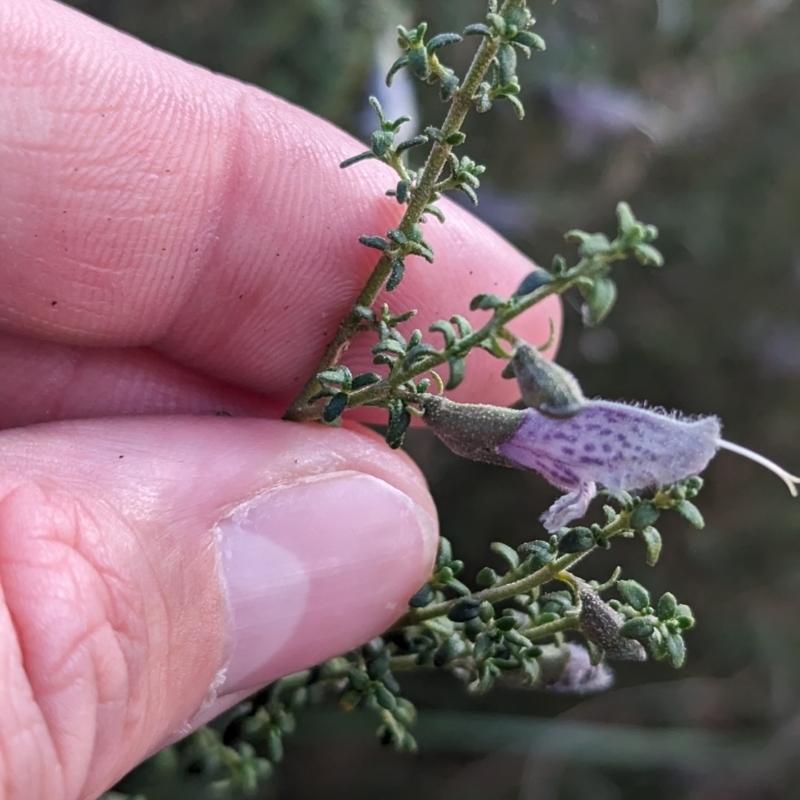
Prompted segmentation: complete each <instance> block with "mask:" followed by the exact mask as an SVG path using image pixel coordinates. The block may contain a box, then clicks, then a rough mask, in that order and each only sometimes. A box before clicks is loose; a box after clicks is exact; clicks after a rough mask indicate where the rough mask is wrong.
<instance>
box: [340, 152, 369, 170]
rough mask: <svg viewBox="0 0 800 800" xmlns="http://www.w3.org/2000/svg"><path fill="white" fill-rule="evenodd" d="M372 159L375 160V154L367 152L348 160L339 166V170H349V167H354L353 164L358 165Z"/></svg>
mask: <svg viewBox="0 0 800 800" xmlns="http://www.w3.org/2000/svg"><path fill="white" fill-rule="evenodd" d="M370 158H375V153H373V152H372V151H371V150H367V152H366V153H359V154H358V155H357V156H351V157H350V158H346V159H345V160H344V161H342V162H341V164H339V169H347V168H348V167H352V166H353V164H358V162H359V161H367V160H368V159H370Z"/></svg>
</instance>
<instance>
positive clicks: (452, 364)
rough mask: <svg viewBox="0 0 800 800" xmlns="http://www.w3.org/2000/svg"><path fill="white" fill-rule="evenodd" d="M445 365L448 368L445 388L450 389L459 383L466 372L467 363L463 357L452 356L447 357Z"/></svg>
mask: <svg viewBox="0 0 800 800" xmlns="http://www.w3.org/2000/svg"><path fill="white" fill-rule="evenodd" d="M447 367H448V369H449V370H450V377H449V378H448V379H447V385H446V386H445V389H447V390H448V391H451V390H453V389H455V388H456V387H457V386H459V385H460V384H461V382H462V381H463V380H464V376H465V375H466V372H467V363H466V361H465V360H464V359H463V358H459V357H458V356H453V357H452V358H448V359H447Z"/></svg>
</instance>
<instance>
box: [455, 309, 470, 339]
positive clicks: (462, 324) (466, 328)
mask: <svg viewBox="0 0 800 800" xmlns="http://www.w3.org/2000/svg"><path fill="white" fill-rule="evenodd" d="M450 322H452V323H453V325H455V326H456V327H457V328H458V330H459V332H460V333H461V337H462V338H464V337H466V336H469V335H470V334H471V333H472V324H471V323H470V321H469V320H468V319H467V318H466V317H462V316H461V315H460V314H453V316H452V317H450Z"/></svg>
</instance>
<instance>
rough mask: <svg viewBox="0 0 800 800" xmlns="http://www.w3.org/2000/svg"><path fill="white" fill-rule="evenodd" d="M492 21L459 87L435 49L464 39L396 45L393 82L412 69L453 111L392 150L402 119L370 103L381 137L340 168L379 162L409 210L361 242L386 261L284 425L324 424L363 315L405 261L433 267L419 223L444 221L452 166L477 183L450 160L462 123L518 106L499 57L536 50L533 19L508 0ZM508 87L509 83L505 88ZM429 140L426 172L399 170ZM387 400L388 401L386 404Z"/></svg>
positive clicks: (419, 32)
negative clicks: (440, 203) (321, 398)
mask: <svg viewBox="0 0 800 800" xmlns="http://www.w3.org/2000/svg"><path fill="white" fill-rule="evenodd" d="M487 21H488V23H489V24H487V25H484V26H482V27H480V29H476V28H475V27H474V26H471V27H470V28H469V29H468V30H467V33H469V34H475V35H479V36H480V37H481V43H480V45H479V47H478V50H477V52H476V53H475V56H474V57H473V59H472V63H471V64H470V67H469V69H468V70H467V73H466V75H465V76H464V79H463V80H462V81H460V82H458V85H457V88H456V85H455V83H454V81H455V80H456V79H455V76H454V74H453V73H452V70H450V69H449V68H446V67H444V66H443V65H442V64H441V62H440V60H439V56H438V50H439V49H440V48H441V47H443V46H444V45H447V44H452V43H454V42H456V41H460V39H461V37H460V36H459V35H458V34H442V35H440V36H436V37H433V38H432V39H431V40H429V41H428V42H427V43H426V42H425V33H426V31H427V25H425V23H422V24H420V25H418V26H417V27H416V28H414V29H413V30H412V31H406V30H405V29H404V28H400V30H399V36H398V43H399V45H400V47H401V49H402V50H403V54H402V55H401V57H400V59H398V61H397V62H395V64H394V65H393V67H392V69H391V70H390V78H391V76H392V75H393V74H394V73H395V72H396V71H397V70H399V69H402V68H408V69H409V70H410V71H411V72H412V74H414V75H415V77H417V78H419V79H421V80H424V81H426V82H436V81H438V82H440V84H441V89H442V97H443V99H445V100H446V101H447V102H449V104H450V107H449V109H448V112H447V115H446V117H445V119H444V122H443V123H442V125H441V127H439V128H434V127H429V128H427V129H426V133H425V142H423V141H422V140H421V139H419V138H418V139H417V140H409V142H404V143H401V144H400V145H398V146H395V145H394V135H395V134H396V133H397V130H398V129H399V127H400V124H401V120H395V121H389V120H387V119H386V118H385V116H384V114H383V112H382V110H381V109H380V107H379V105H378V104H377V102H375V103H373V105H374V106H375V107H376V110H377V111H378V114H379V120H380V130H379V131H376V132H375V134H373V137H372V147H371V149H370V151H369V152H368V153H363V154H361V155H359V156H356V157H355V158H354V159H349V160H348V161H345V162H344V163H343V166H348V165H350V164H353V163H356V162H358V161H360V160H363V159H366V158H376V159H378V160H381V161H383V162H384V163H387V164H388V165H389V166H391V167H393V168H394V169H395V170H396V171H397V173H398V177H399V178H400V182H399V183H398V186H397V188H395V189H394V192H395V197H396V198H397V200H398V202H401V203H403V204H404V205H405V206H406V210H405V213H404V215H403V218H402V220H401V221H400V224H399V225H398V227H397V228H396V229H394V230H393V231H390V232H389V233H388V234H387V236H386V237H372V236H369V237H362V239H361V241H362V243H364V244H366V245H367V246H370V247H375V248H376V249H378V250H380V251H381V256H380V258H379V259H378V262H377V264H376V265H375V268H374V269H373V272H372V274H371V275H370V277H369V279H368V280H367V282H366V284H365V285H364V288H363V289H362V291H361V293H360V294H359V296H358V297H357V298H356V300H355V302H354V304H353V306H352V308H351V310H350V312H349V313H348V314H347V316H346V317H345V319H344V320H343V321H342V323H341V324H340V326H339V328H338V330H337V331H336V334H335V335H334V337H333V339H332V340H331V342H330V343H329V344H328V346H327V347H326V349H325V352H324V354H323V356H322V358H321V359H320V361H319V364H318V365H317V369H316V370H315V373H314V375H313V376H312V377H311V378H309V380H308V381H307V383H306V384H305V386H304V387H303V389H302V390H301V391H300V393H299V394H298V396H297V397H296V398H295V400H294V402H293V403H292V404H291V406H290V407H289V409H288V410H287V412H286V414H285V415H284V416H285V419H289V420H295V421H300V420H304V419H319V418H321V416H322V412H321V410H320V409H316V410H314V409H313V406H312V407H311V409H310V408H309V404H310V403H311V401H312V398H314V397H316V396H318V394H319V391H320V388H321V386H320V382H319V380H318V378H317V375H318V374H320V373H324V372H325V371H326V370H328V369H330V368H331V367H332V366H334V365H335V364H337V363H339V360H340V358H341V356H342V355H343V353H344V352H345V350H346V349H347V346H348V345H349V343H350V342H351V340H352V339H353V337H354V336H355V335H356V334H357V333H358V332H359V329H360V328H361V325H362V320H363V316H362V309H364V308H371V307H372V305H373V303H374V302H375V300H376V299H377V297H378V294H379V292H380V291H381V290H382V289H383V288H384V287H385V286H386V284H387V281H389V280H390V278H393V286H392V288H394V287H395V286H396V285H397V283H399V281H400V280H401V279H402V274H403V272H404V270H405V259H406V258H407V257H408V256H409V255H421V256H422V257H423V258H426V259H428V260H433V251H432V248H431V247H430V245H429V244H428V243H427V242H426V241H425V239H424V236H423V235H422V231H421V228H420V224H421V222H422V220H423V217H424V216H425V214H426V212H427V213H428V214H433V215H437V216H439V212H437V211H436V210H434V209H435V205H434V204H435V201H436V199H438V197H439V196H440V194H441V191H443V190H444V189H445V188H448V189H449V188H457V187H456V185H455V184H453V185H452V186H451V184H450V183H449V182H448V181H445V183H440V177H441V174H442V171H443V170H444V169H445V167H446V166H447V164H448V163H449V164H450V165H451V178H450V179H449V181H456V182H457V183H459V179H458V178H457V176H458V175H459V174H461V179H460V183H459V186H458V188H462V187H467V188H468V189H469V190H471V191H474V188H475V187H474V185H473V184H474V180H470V179H467V178H466V174H470V175H471V176H472V178H473V179H474V178H477V175H475V174H474V172H475V171H474V169H472V170H471V171H470V168H468V167H465V164H464V160H463V159H461V160H459V161H457V162H454V161H452V160H451V155H452V151H453V149H454V148H455V147H458V146H460V145H461V144H463V143H464V141H465V136H464V134H463V133H462V132H461V127H462V125H463V123H464V120H465V119H466V117H467V114H468V113H469V112H470V110H471V109H473V108H477V110H479V111H485V110H488V108H487V104H488V105H491V100H492V99H499V98H503V97H506V98H510V97H514V98H515V99H516V97H515V95H516V91H518V88H517V90H516V91H512V88H513V87H512V86H511V84H512V83H513V81H511V80H510V79H511V76H510V75H509V74H507V73H508V68H509V66H510V60H509V58H508V57H507V56H500V55H499V54H500V53H501V50H502V52H503V53H506V51H507V50H511V51H513V50H514V48H515V47H516V48H518V49H519V48H522V49H523V52H528V53H529V51H530V48H531V47H532V46H536V45H538V44H539V39H538V37H537V38H536V39H535V40H532V39H531V37H530V35H529V33H530V32H529V31H528V28H529V27H530V26H531V25H532V24H533V18H532V17H531V14H530V11H529V10H528V8H527V4H526V2H525V0H504V2H503V4H502V6H501V7H500V8H499V9H498V8H497V3H496V2H492V3H490V11H489V15H488V16H487ZM537 49H541V48H537ZM501 63H504V64H505V67H501V66H500V64H501ZM493 64H494V65H496V67H497V68H496V69H495V71H494V78H493V80H492V82H491V83H489V84H488V86H489V89H487V88H486V85H487V84H486V82H485V81H484V78H485V76H486V74H487V72H488V71H489V69H490V68H491V67H492V65H493ZM514 77H515V76H514ZM503 81H504V83H502V85H501V82H503ZM517 86H518V81H517ZM504 87H505V91H504ZM517 102H518V101H517ZM428 141H431V142H432V146H431V149H430V152H429V153H428V156H427V159H426V161H425V165H424V167H423V168H422V169H421V170H420V171H419V172H418V173H413V174H412V173H411V172H409V171H408V170H407V169H406V168H405V166H404V165H403V164H402V159H401V156H402V154H403V152H404V151H405V150H407V149H409V148H410V147H413V146H417V145H421V144H423V143H427V142H428ZM398 150H399V151H400V152H398ZM465 170H466V173H465ZM463 173H465V174H463ZM390 399H391V398H389V397H387V398H386V405H388V403H389V401H390ZM348 406H350V407H353V406H352V402H351V401H349V402H348Z"/></svg>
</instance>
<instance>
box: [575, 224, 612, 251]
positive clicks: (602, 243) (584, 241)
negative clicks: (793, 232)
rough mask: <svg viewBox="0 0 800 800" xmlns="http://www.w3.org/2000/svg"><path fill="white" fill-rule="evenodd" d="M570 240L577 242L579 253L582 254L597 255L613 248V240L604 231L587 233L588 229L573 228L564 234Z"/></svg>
mask: <svg viewBox="0 0 800 800" xmlns="http://www.w3.org/2000/svg"><path fill="white" fill-rule="evenodd" d="M564 238H565V239H566V240H567V241H568V242H576V243H577V244H578V245H579V247H578V253H579V254H580V255H582V256H596V255H602V254H603V253H607V252H608V251H609V250H611V242H610V241H609V240H608V237H607V236H606V235H605V234H604V233H586V231H579V230H571V231H567V233H566V234H564Z"/></svg>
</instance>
